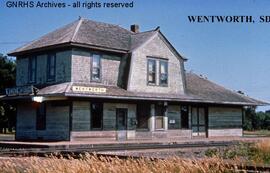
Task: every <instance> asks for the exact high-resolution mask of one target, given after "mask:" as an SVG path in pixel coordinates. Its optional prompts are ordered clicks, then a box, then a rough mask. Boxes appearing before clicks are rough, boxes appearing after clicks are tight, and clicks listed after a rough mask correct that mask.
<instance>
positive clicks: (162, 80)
mask: <svg viewBox="0 0 270 173" xmlns="http://www.w3.org/2000/svg"><path fill="white" fill-rule="evenodd" d="M159 65H160V68H159V69H160V73H159V84H160V85H165V86H166V85H168V62H167V61H160V63H159Z"/></svg>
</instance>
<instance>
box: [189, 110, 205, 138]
mask: <svg viewBox="0 0 270 173" xmlns="http://www.w3.org/2000/svg"><path fill="white" fill-rule="evenodd" d="M191 128H192V136H200V137H207V109H206V108H205V107H192V109H191Z"/></svg>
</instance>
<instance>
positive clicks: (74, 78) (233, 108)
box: [2, 19, 267, 141]
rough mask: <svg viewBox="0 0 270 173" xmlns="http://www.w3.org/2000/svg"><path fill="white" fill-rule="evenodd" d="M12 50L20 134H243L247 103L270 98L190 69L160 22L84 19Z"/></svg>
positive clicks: (50, 137) (11, 94)
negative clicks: (142, 27)
mask: <svg viewBox="0 0 270 173" xmlns="http://www.w3.org/2000/svg"><path fill="white" fill-rule="evenodd" d="M9 55H10V56H15V57H16V63H17V74H16V86H14V87H13V88H7V89H6V96H4V97H3V98H2V100H3V101H8V102H12V103H13V104H15V105H16V107H17V124H16V140H43V141H56V140H57V141H59V140H68V141H69V140H71V141H79V140H98V139H102V140H106V139H108V140H109V139H110V140H136V139H160V138H173V139H184V138H194V137H202V138H208V137H216V136H242V132H243V130H242V125H243V108H244V106H258V105H265V104H267V103H266V102H263V101H260V100H256V99H253V98H250V97H247V96H244V95H242V94H239V93H237V92H233V91H231V90H228V89H226V88H224V87H222V86H220V85H217V84H216V83H214V82H212V81H209V80H208V79H207V78H206V77H204V76H201V75H197V74H194V73H192V72H186V71H185V68H184V65H185V63H186V62H187V59H186V58H184V57H183V56H181V54H180V53H179V52H178V51H177V50H176V49H175V48H174V47H173V45H172V44H171V43H170V42H169V41H168V39H167V38H166V37H165V36H164V35H163V34H162V32H161V31H160V28H159V27H157V28H155V29H153V30H150V31H144V32H140V31H139V26H138V25H132V26H131V29H130V30H127V29H124V28H122V27H119V26H117V25H113V24H107V23H102V22H96V21H92V20H87V19H79V20H76V21H74V22H72V23H70V24H67V25H66V26H63V27H61V28H60V29H57V30H55V31H53V32H50V33H48V34H46V35H45V36H42V37H41V38H39V39H36V40H35V41H33V42H31V43H29V44H26V45H24V46H22V47H20V48H18V49H16V50H14V51H12V52H10V53H9Z"/></svg>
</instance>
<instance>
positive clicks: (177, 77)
mask: <svg viewBox="0 0 270 173" xmlns="http://www.w3.org/2000/svg"><path fill="white" fill-rule="evenodd" d="M147 56H151V57H160V58H165V59H168V76H169V77H168V87H162V86H158V85H157V86H148V85H147ZM179 61H182V60H179V59H178V58H177V57H176V56H175V54H173V53H172V51H171V50H170V49H169V48H168V46H167V45H166V44H165V42H164V41H163V40H162V39H161V38H160V36H156V37H155V38H154V39H153V40H151V41H150V42H148V43H147V44H146V45H144V46H142V47H141V48H139V49H137V50H136V51H134V52H133V54H132V59H131V69H130V79H129V86H128V90H130V91H138V92H154V93H170V94H182V93H183V91H184V86H183V79H182V75H181V71H182V70H183V66H181V65H180V64H181V63H180V62H179ZM156 65H157V66H156V68H157V74H156V78H157V79H159V63H157V64H156ZM157 82H159V81H158V80H157ZM157 84H158V83H157Z"/></svg>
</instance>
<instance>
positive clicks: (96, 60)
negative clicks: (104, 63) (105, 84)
mask: <svg viewBox="0 0 270 173" xmlns="http://www.w3.org/2000/svg"><path fill="white" fill-rule="evenodd" d="M100 60H101V57H100V55H97V54H93V56H92V70H91V80H92V81H96V82H100V80H101V63H100Z"/></svg>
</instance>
